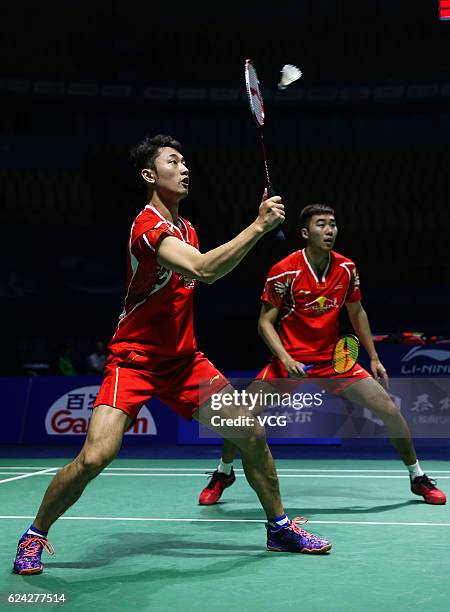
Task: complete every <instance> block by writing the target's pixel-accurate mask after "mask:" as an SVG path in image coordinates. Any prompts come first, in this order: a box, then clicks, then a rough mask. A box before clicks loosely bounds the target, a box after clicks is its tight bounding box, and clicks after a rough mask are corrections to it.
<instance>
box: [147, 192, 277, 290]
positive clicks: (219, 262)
mask: <svg viewBox="0 0 450 612" xmlns="http://www.w3.org/2000/svg"><path fill="white" fill-rule="evenodd" d="M266 198H267V193H266V192H264V196H263V201H262V202H261V205H260V207H259V213H258V217H257V218H256V219H255V221H254V222H253V223H252V224H251V225H249V226H248V227H246V228H245V229H244V230H243V231H242V232H241V233H240V234H238V235H237V236H235V237H234V238H233V239H232V240H230V241H229V242H226V243H225V244H221V245H220V246H219V247H217V248H216V249H212V250H211V251H208V252H207V253H200V252H199V251H198V250H197V249H195V248H194V247H192V246H190V245H189V244H186V243H185V242H182V241H181V240H178V239H177V238H175V237H173V236H166V237H165V238H163V239H162V241H161V243H160V245H159V247H158V252H157V258H158V263H160V264H161V265H162V266H164V267H165V268H168V269H170V270H174V271H175V272H180V273H182V274H184V275H185V276H187V277H189V278H195V279H196V280H199V281H202V282H204V283H213V282H214V281H216V280H217V279H219V278H221V277H222V276H225V275H226V274H228V273H229V272H231V270H233V269H234V268H235V267H236V266H237V265H238V264H239V262H240V261H241V260H242V259H243V258H244V257H245V255H247V253H248V252H249V251H250V249H252V248H253V246H254V245H255V244H256V243H257V242H258V240H259V239H260V238H261V237H262V236H264V234H266V233H267V232H269V231H271V230H273V229H274V228H275V227H277V225H279V224H280V223H282V222H283V221H284V206H283V204H282V202H281V198H280V196H273V197H272V198H268V199H266Z"/></svg>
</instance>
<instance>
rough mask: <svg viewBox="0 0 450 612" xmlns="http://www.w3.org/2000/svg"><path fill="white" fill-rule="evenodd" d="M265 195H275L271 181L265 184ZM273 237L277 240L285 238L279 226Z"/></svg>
mask: <svg viewBox="0 0 450 612" xmlns="http://www.w3.org/2000/svg"><path fill="white" fill-rule="evenodd" d="M267 195H268V196H269V198H272V197H273V196H275V195H277V194H276V191H275V189H274V188H273V185H272V183H269V184H268V185H267ZM275 238H276V239H277V240H286V236H285V235H284V232H283V230H282V229H281V227H280V228H279V230H278V231H277V233H276V234H275Z"/></svg>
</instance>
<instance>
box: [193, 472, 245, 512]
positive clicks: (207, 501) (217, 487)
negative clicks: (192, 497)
mask: <svg viewBox="0 0 450 612" xmlns="http://www.w3.org/2000/svg"><path fill="white" fill-rule="evenodd" d="M235 480H236V476H235V474H234V470H233V468H231V474H230V475H228V474H223V473H222V472H218V471H217V470H215V471H214V472H213V473H212V474H211V478H210V480H209V482H208V484H207V485H206V487H205V488H204V489H203V491H202V492H201V493H200V497H199V498H198V503H199V504H200V506H211V505H212V504H217V502H218V501H219V499H220V498H221V497H222V493H223V492H224V490H225V489H227V488H228V487H231V485H232V484H233V482H234V481H235Z"/></svg>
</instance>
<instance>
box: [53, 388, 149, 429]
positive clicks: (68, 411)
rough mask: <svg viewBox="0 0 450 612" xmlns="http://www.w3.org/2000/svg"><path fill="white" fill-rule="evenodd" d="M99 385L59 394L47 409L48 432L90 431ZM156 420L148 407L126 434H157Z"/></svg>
mask: <svg viewBox="0 0 450 612" xmlns="http://www.w3.org/2000/svg"><path fill="white" fill-rule="evenodd" d="M99 388H100V387H99V386H98V385H93V386H89V387H79V388H78V389H72V390H70V391H68V392H67V393H65V394H64V395H62V396H61V397H59V398H58V399H57V400H56V401H55V402H53V404H52V405H51V406H50V408H49V409H48V411H47V414H46V416H45V431H46V432H47V434H49V435H51V436H83V435H86V434H87V431H88V427H89V421H90V419H91V416H92V406H93V404H94V401H95V398H96V397H97V393H98V390H99ZM156 434H157V430H156V424H155V421H154V419H153V417H152V415H151V413H150V411H149V409H148V408H147V407H146V406H143V407H142V408H141V411H140V412H139V416H138V418H137V419H136V421H135V422H134V423H133V426H132V428H131V429H130V430H128V431H127V432H126V433H125V435H126V436H133V435H134V436H156Z"/></svg>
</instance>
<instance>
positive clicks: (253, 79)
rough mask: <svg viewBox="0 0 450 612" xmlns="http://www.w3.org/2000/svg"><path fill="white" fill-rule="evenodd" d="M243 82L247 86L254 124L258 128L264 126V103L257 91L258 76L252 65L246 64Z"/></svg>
mask: <svg viewBox="0 0 450 612" xmlns="http://www.w3.org/2000/svg"><path fill="white" fill-rule="evenodd" d="M245 82H246V86H247V95H248V101H249V103H250V108H251V109H252V112H253V115H254V116H255V119H256V122H257V123H258V125H259V126H262V125H264V103H263V99H262V95H261V91H260V89H259V81H258V76H257V74H256V70H255V69H254V68H253V66H252V64H251V63H249V62H247V63H246V70H245Z"/></svg>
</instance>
